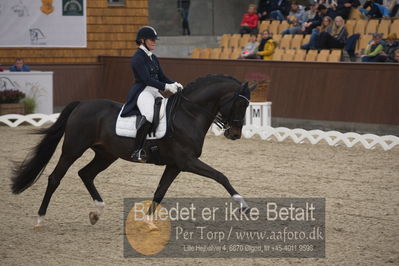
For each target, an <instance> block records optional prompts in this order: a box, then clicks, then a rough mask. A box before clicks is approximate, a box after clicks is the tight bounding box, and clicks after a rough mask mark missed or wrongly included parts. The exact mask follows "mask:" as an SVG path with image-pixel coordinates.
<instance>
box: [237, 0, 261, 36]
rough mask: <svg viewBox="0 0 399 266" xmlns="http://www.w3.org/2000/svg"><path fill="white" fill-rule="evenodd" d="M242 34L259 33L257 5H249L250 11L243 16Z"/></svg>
mask: <svg viewBox="0 0 399 266" xmlns="http://www.w3.org/2000/svg"><path fill="white" fill-rule="evenodd" d="M240 26H241V28H240V34H241V35H243V34H246V33H254V34H258V15H257V14H256V5H253V4H251V5H249V7H248V13H245V14H244V15H243V16H242V20H241V24H240Z"/></svg>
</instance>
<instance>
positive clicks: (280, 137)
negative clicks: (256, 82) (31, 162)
mask: <svg viewBox="0 0 399 266" xmlns="http://www.w3.org/2000/svg"><path fill="white" fill-rule="evenodd" d="M58 116H59V114H51V115H45V114H30V115H17V114H9V115H3V116H0V123H4V124H6V125H8V126H9V127H17V126H19V125H21V124H22V123H29V124H31V125H33V126H37V127H39V126H42V125H44V124H46V123H54V122H55V121H56V120H57V118H58ZM245 120H246V124H245V126H244V127H243V130H242V134H243V136H244V137H245V138H252V137H253V136H255V135H258V136H259V137H260V138H261V139H262V140H276V141H279V142H282V141H285V140H287V139H290V140H291V141H293V142H294V143H304V142H309V143H311V144H317V143H319V142H322V141H324V142H326V143H327V144H328V145H330V146H339V145H345V146H347V147H353V146H355V145H357V144H361V145H363V147H364V148H366V149H374V148H376V147H377V146H380V147H381V148H382V149H384V150H390V149H392V148H393V147H395V146H397V145H399V137H396V136H391V135H389V136H377V135H374V134H364V135H360V134H357V133H353V132H349V133H341V132H338V131H327V132H325V131H321V130H304V129H300V128H295V129H289V128H285V127H278V128H273V127H271V103H269V102H266V103H251V104H250V106H249V107H248V109H247V113H246V116H245ZM210 131H211V132H212V133H214V134H215V135H216V136H219V135H222V134H223V131H222V130H221V129H220V128H218V127H217V126H216V125H215V124H213V125H212V127H211V129H210Z"/></svg>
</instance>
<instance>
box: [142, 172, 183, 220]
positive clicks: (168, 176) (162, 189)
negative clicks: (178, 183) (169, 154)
mask: <svg viewBox="0 0 399 266" xmlns="http://www.w3.org/2000/svg"><path fill="white" fill-rule="evenodd" d="M179 173H180V170H178V169H177V168H176V167H175V166H170V165H167V166H166V168H165V170H164V172H163V174H162V177H161V180H160V181H159V184H158V187H157V190H156V191H155V193H154V198H153V200H152V204H151V206H150V208H148V212H147V215H152V214H154V212H155V210H156V208H157V206H158V205H159V203H161V201H162V200H163V198H164V196H165V194H166V192H167V191H168V189H169V187H170V185H171V184H172V182H173V181H174V180H175V178H176V177H177V175H178V174H179Z"/></svg>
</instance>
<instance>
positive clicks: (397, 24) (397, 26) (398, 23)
mask: <svg viewBox="0 0 399 266" xmlns="http://www.w3.org/2000/svg"><path fill="white" fill-rule="evenodd" d="M391 33H396V35H397V36H399V19H395V20H394V21H393V22H392V24H391V29H390V31H389V34H391Z"/></svg>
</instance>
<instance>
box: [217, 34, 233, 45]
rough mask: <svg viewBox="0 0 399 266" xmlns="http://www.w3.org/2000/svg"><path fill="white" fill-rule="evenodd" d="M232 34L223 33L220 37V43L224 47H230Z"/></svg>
mask: <svg viewBox="0 0 399 266" xmlns="http://www.w3.org/2000/svg"><path fill="white" fill-rule="evenodd" d="M229 39H230V34H223V35H222V37H221V38H220V41H219V45H220V47H222V48H225V47H229Z"/></svg>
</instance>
